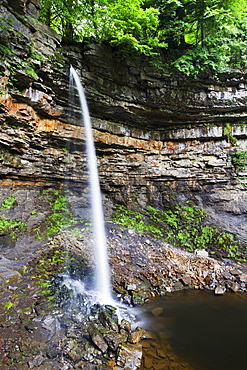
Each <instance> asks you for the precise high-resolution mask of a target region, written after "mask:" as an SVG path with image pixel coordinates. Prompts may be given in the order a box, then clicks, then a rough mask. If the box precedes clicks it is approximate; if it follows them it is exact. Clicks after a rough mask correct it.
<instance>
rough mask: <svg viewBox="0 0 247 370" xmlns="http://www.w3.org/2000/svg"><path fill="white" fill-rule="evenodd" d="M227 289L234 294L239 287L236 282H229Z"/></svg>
mask: <svg viewBox="0 0 247 370" xmlns="http://www.w3.org/2000/svg"><path fill="white" fill-rule="evenodd" d="M229 288H230V290H231V291H232V292H234V293H236V292H237V291H238V290H239V285H238V283H237V282H230V283H229Z"/></svg>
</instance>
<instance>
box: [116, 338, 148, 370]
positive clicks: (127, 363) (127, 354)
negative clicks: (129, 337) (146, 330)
mask: <svg viewBox="0 0 247 370" xmlns="http://www.w3.org/2000/svg"><path fill="white" fill-rule="evenodd" d="M141 359H142V346H141V345H140V344H129V343H125V344H122V345H121V346H120V347H119V349H118V353H117V365H119V366H121V367H123V368H124V369H126V370H127V369H128V370H136V369H138V368H139V367H140V366H141Z"/></svg>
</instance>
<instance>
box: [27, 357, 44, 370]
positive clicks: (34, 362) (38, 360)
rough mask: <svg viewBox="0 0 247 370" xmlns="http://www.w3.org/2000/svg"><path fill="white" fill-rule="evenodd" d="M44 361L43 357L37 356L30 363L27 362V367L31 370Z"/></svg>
mask: <svg viewBox="0 0 247 370" xmlns="http://www.w3.org/2000/svg"><path fill="white" fill-rule="evenodd" d="M44 361H45V357H43V356H41V355H37V356H36V357H34V359H33V360H32V361H30V362H29V367H30V369H33V368H34V367H37V366H40V365H41V364H42V362H44Z"/></svg>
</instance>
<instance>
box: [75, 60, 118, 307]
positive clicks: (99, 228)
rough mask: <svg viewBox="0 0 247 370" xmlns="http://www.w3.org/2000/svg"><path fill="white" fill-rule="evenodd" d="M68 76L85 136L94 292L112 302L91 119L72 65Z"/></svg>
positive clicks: (104, 300)
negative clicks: (81, 118)
mask: <svg viewBox="0 0 247 370" xmlns="http://www.w3.org/2000/svg"><path fill="white" fill-rule="evenodd" d="M70 76H72V77H73V80H74V82H75V85H76V87H77V90H78V94H79V98H80V104H81V109H82V114H83V124H84V129H85V137H86V150H87V161H88V170H89V184H90V192H91V207H92V218H93V231H94V243H95V246H94V249H95V265H96V272H95V280H96V292H97V293H98V295H99V303H102V304H113V298H112V296H111V283H110V269H109V264H108V253H107V245H106V236H105V227H104V215H103V207H102V198H101V191H100V185H99V175H98V168H97V160H96V154H95V147H94V140H93V134H92V126H91V120H90V115H89V110H88V106H87V101H86V97H85V93H84V89H83V86H82V84H81V81H80V78H79V76H78V75H77V73H76V71H75V70H74V68H73V67H72V66H71V67H70Z"/></svg>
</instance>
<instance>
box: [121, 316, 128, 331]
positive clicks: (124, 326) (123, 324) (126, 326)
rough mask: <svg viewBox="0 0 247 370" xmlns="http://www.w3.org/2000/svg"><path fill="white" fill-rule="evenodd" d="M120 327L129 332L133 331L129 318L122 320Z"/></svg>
mask: <svg viewBox="0 0 247 370" xmlns="http://www.w3.org/2000/svg"><path fill="white" fill-rule="evenodd" d="M120 329H123V330H125V331H127V332H130V331H131V322H130V321H128V320H125V319H123V320H121V322H120Z"/></svg>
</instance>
